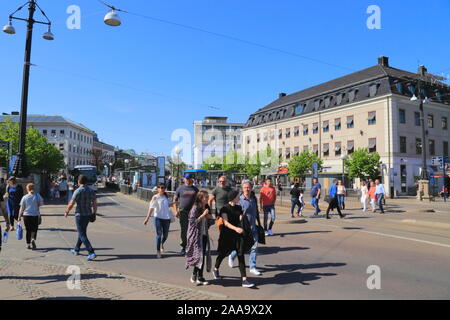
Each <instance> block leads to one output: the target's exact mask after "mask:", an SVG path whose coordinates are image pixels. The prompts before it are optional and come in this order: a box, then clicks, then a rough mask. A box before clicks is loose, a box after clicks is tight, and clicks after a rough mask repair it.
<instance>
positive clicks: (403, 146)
mask: <svg viewBox="0 0 450 320" xmlns="http://www.w3.org/2000/svg"><path fill="white" fill-rule="evenodd" d="M400 153H406V137H400Z"/></svg>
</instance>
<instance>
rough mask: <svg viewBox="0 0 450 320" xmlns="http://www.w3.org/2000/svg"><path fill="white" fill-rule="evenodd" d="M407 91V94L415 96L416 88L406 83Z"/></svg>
mask: <svg viewBox="0 0 450 320" xmlns="http://www.w3.org/2000/svg"><path fill="white" fill-rule="evenodd" d="M408 90H409V93H411V94H412V95H415V94H416V86H415V85H414V84H412V83H408Z"/></svg>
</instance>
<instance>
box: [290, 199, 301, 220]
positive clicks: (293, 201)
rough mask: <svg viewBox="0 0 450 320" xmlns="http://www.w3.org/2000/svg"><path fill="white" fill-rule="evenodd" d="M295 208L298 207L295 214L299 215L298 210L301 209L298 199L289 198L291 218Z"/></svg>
mask: <svg viewBox="0 0 450 320" xmlns="http://www.w3.org/2000/svg"><path fill="white" fill-rule="evenodd" d="M295 206H298V209H297V214H300V210H301V209H302V204H301V203H300V200H299V199H298V198H291V216H293V215H294V210H295Z"/></svg>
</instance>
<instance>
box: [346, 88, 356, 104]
mask: <svg viewBox="0 0 450 320" xmlns="http://www.w3.org/2000/svg"><path fill="white" fill-rule="evenodd" d="M357 94H358V90H357V89H354V90H351V91H349V93H348V101H349V102H353V101H354V100H355V99H356V95H357Z"/></svg>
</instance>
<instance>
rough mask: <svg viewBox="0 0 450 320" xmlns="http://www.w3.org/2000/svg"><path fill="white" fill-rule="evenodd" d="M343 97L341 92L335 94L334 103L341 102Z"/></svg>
mask: <svg viewBox="0 0 450 320" xmlns="http://www.w3.org/2000/svg"><path fill="white" fill-rule="evenodd" d="M343 99H344V94H343V93H338V94H337V95H336V105H340V104H341V103H342V100H343Z"/></svg>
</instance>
